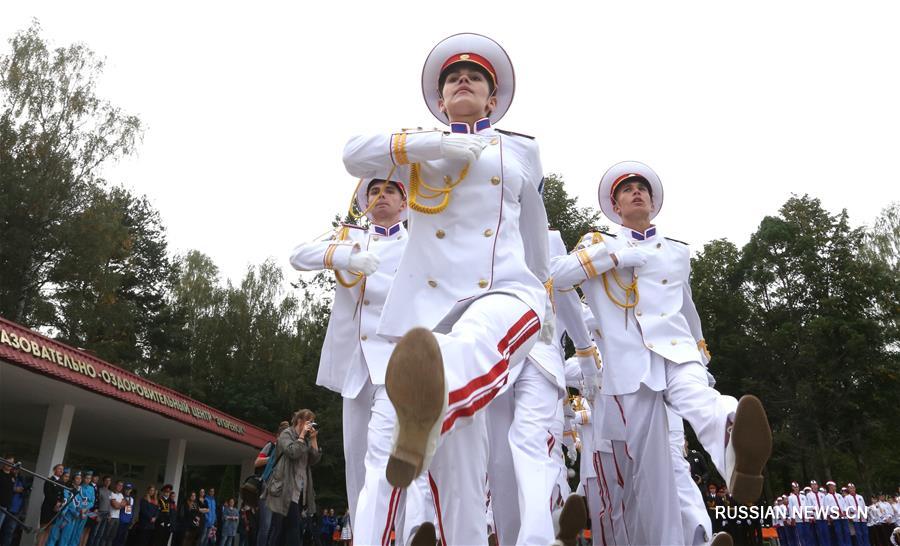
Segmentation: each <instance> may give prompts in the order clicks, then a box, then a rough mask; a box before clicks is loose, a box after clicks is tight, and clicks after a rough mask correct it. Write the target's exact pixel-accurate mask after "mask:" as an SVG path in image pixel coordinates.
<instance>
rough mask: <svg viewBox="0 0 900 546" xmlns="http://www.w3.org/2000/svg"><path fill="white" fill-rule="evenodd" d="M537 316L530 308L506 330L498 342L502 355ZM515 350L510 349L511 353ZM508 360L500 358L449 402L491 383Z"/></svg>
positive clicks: (459, 399)
mask: <svg viewBox="0 0 900 546" xmlns="http://www.w3.org/2000/svg"><path fill="white" fill-rule="evenodd" d="M536 318H537V314H536V313H535V312H534V311H532V310H530V309H529V310H528V312H527V313H525V314H524V315H522V317H521V318H520V319H519V320H518V321H516V323H515V324H513V326H512V327H511V328H510V329H509V330H508V331H507V332H506V336H504V337H503V339H501V340H500V342H499V343H498V344H497V350H498V352H499V353H500V355H501V356H502V355H505V354H506V349H507V347H508V346H509V343H510V341H512V339H513V338H515V337H516V335H518V334H519V333H520V332H521V331H522V330H523V329H524V328H525V326H526V325H527V324H528V322H530V321H531V320H533V319H536ZM513 352H515V351H510V353H513ZM508 361H509V359H508V358H502V359H500V362H498V363H497V364H495V365H494V367H493V368H491V369H490V371H489V372H488V373H486V374H484V375H481V376H479V377H476V378H475V379H473V380H471V381H469V382H468V383H467V384H466V385H465V386H464V387H461V388H459V389H456V390H455V391H453V392H451V393H450V397H449V402H448V404H449V405H453V404H455V403H457V402H460V401H462V400H465V399H466V398H468V397H469V396H470V395H471V394H472V393H473V392H475V391H476V390H478V389H479V388H482V387H484V386H486V385H489V384H490V383H491V381H493V380H494V379H496V378H497V377H499V376H500V374H501V373H503V369H504V368H505V364H506V363H508Z"/></svg>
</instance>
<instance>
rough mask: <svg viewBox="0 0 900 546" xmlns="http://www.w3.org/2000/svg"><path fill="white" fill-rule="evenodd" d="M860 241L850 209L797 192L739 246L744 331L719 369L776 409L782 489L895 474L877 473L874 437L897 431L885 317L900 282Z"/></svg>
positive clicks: (875, 480) (893, 360)
mask: <svg viewBox="0 0 900 546" xmlns="http://www.w3.org/2000/svg"><path fill="white" fill-rule="evenodd" d="M863 237H864V233H863V231H862V230H861V229H853V228H851V227H850V225H849V221H848V217H847V213H846V211H843V212H841V213H838V214H831V213H829V212H827V211H826V210H824V209H823V208H822V206H821V203H820V201H819V200H818V199H814V198H810V197H808V196H803V197H792V198H791V199H789V200H788V201H787V202H786V203H785V205H784V206H783V207H782V208H781V210H780V215H779V216H777V217H766V218H764V219H763V221H762V223H761V224H760V227H759V229H758V230H757V232H756V233H754V234H753V236H752V237H751V238H750V242H749V243H748V244H747V245H746V246H745V247H744V249H743V250H742V252H741V257H740V263H739V265H738V269H737V271H740V276H741V278H742V282H741V284H740V289H739V291H738V292H739V293H740V294H742V296H743V297H744V298H746V309H747V311H748V312H747V313H746V314H744V312H743V310H742V307H743V306H742V305H740V304H739V303H738V302H736V301H735V303H734V305H738V309H739V312H738V313H736V316H735V317H734V318H735V320H736V322H737V324H738V325H740V327H742V328H744V330H745V332H746V334H747V337H746V338H745V341H746V343H745V345H744V347H743V348H742V352H743V353H744V356H743V357H741V356H737V357H736V358H737V359H738V360H739V359H744V361H743V362H742V364H741V366H740V367H739V368H738V369H731V370H728V371H726V370H723V371H726V373H724V374H721V375H720V377H721V376H724V377H723V378H722V379H723V380H724V381H726V382H728V383H729V384H734V385H740V386H742V387H747V388H748V390H751V389H752V390H754V392H756V393H758V394H759V395H760V396H761V398H762V399H763V400H764V402H765V403H766V405H767V407H768V408H769V412H770V416H771V420H772V424H773V428H774V429H775V439H776V446H775V452H776V455H775V456H774V457H773V460H772V461H771V463H770V470H772V471H773V474H774V477H775V479H776V481H775V483H773V484H772V485H773V487H775V488H777V489H780V488H781V487H783V486H784V484H785V483H787V481H788V480H789V479H790V478H791V477H794V478H796V477H800V476H802V477H803V478H811V477H815V476H820V477H825V478H834V479H840V478H841V477H843V476H848V475H849V476H857V477H858V478H859V481H861V482H863V483H865V484H867V485H868V486H869V487H870V488H871V487H872V486H875V485H878V484H880V483H884V482H882V481H881V480H882V479H886V478H890V477H891V476H896V475H897V471H898V469H897V468H896V463H893V466H891V465H888V467H880V468H879V469H878V470H877V472H876V471H875V468H873V467H872V466H871V464H872V462H874V461H876V460H881V459H880V458H879V457H877V455H876V454H877V453H878V450H879V448H878V446H876V445H873V443H872V442H870V441H867V439H868V438H873V437H881V438H885V435H886V436H887V437H890V438H893V439H894V440H895V439H896V432H893V433H892V432H889V430H894V429H896V427H893V426H892V425H893V423H891V420H892V419H891V418H885V417H886V416H888V415H891V413H892V409H891V408H896V405H897V403H898V398H897V395H896V394H895V393H896V387H897V380H898V377H897V373H896V372H897V364H898V360H897V355H896V352H893V351H892V350H891V347H892V346H895V344H896V342H897V339H896V337H893V338H892V337H891V336H890V332H889V331H888V330H886V329H885V328H884V327H883V325H884V324H885V322H886V320H887V318H888V317H886V316H885V313H886V310H889V309H895V308H896V307H895V305H896V303H895V302H894V303H892V302H891V301H890V298H891V295H892V294H894V293H896V283H897V282H898V280H897V278H896V277H892V276H891V275H889V274H887V271H886V270H885V268H879V267H873V265H872V264H871V262H870V261H868V260H866V259H864V258H863V257H862V256H861V245H860V242H861V241H862V240H863ZM729 261H730V262H733V259H731V260H729ZM731 286H732V287H734V286H735V285H734V283H733V282H732V283H731ZM707 288H708V287H707ZM715 297H718V298H726V300H725V301H726V302H727V301H729V299H732V300H733V298H728V296H727V294H719V295H718V296H715ZM726 305H730V304H726ZM742 316H745V317H746V320H742V319H741V317H742ZM722 318H723V319H728V314H727V312H725V313H723V316H722ZM719 322H721V319H720V320H719ZM732 339H737V338H732ZM717 342H718V340H717ZM723 345H726V346H727V342H723ZM739 350H740V349H739ZM735 372H737V374H738V375H732V374H735ZM717 375H719V374H717ZM887 427H890V428H887ZM879 435H880V436H879ZM886 443H888V444H890V443H891V442H890V441H888V442H886ZM870 490H871V489H870Z"/></svg>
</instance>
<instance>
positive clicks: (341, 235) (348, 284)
mask: <svg viewBox="0 0 900 546" xmlns="http://www.w3.org/2000/svg"><path fill="white" fill-rule="evenodd" d="M349 233H350V228H348V227H347V226H344V227H342V228H341V229H340V231H338V237H337V240H338V241H346V240H347V234H349ZM336 248H337V245H332V246H331V247H329V248H328V252H326V253H325V258H326V260H328V263H329V264H330V262H331V256H333V255H334V250H335V249H336ZM329 253H330V254H329ZM330 267H331V266H330ZM350 274H351V275H353V280H352V281H348V280H346V279H344V276H343V275H342V274H341V272H340V271H338V270H337V269H335V270H334V278H335V279H336V280H337V282H338V284H340V285H341V286H343V287H344V288H353V287H354V286H356V285H357V284H359V283H360V281H362V280H363V278H365V275H363V274H362V273H357V272H355V271H351V272H350Z"/></svg>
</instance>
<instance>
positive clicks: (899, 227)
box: [864, 201, 900, 272]
mask: <svg viewBox="0 0 900 546" xmlns="http://www.w3.org/2000/svg"><path fill="white" fill-rule="evenodd" d="M865 243H866V246H865V247H864V250H865V254H866V256H867V257H869V258H870V259H873V260H881V261H882V262H884V263H885V264H886V265H887V266H888V267H889V268H891V269H893V270H894V271H895V272H896V271H897V270H898V268H900V201H895V202H893V203H891V204H890V205H888V206H887V207H885V208H884V210H882V211H881V214H879V215H878V218H876V219H875V222H874V223H873V224H872V227H871V228H870V229H869V230H868V231H867V232H866V238H865Z"/></svg>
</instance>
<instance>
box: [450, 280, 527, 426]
mask: <svg viewBox="0 0 900 546" xmlns="http://www.w3.org/2000/svg"><path fill="white" fill-rule="evenodd" d="M540 329H541V323H540V320H539V319H538V316H537V314H536V313H535V312H534V311H533V310H531V308H529V307H528V306H527V305H525V303H523V302H522V300H520V299H518V298H515V297H513V296H510V295H507V294H488V295H487V296H484V297H481V298H479V299H477V300H475V301H474V302H473V303H472V304H471V305H469V306H468V307H467V308H466V309H465V311H463V313H462V315H461V316H460V317H459V318H458V319H456V320H455V321H452V322H449V323H441V324H439V325H438V326H437V327H436V328H435V330H434V333H435V336H436V337H437V341H438V344H439V345H440V347H441V356H442V357H443V360H444V377H445V380H446V382H447V387H448V390H449V400H448V404H447V413H446V415H445V416H444V423H443V427H442V429H441V433H442V434H446V433H447V432H448V431H450V430H452V429H453V428H454V427H456V426H458V425H460V424H463V423H465V422H466V421H467V420H469V419H470V418H471V417H472V416H473V415H475V414H476V413H477V412H478V411H480V410H482V409H483V408H484V407H485V406H487V405H488V404H489V403H490V402H491V400H493V399H494V397H496V396H497V393H498V392H499V391H500V389H501V388H502V387H503V385H505V384H506V381H507V378H508V375H509V369H510V368H512V367H514V366H516V365H518V364H520V363H522V361H523V360H524V359H525V357H526V356H527V355H528V351H530V350H531V347H532V346H533V345H534V343H535V341H536V340H537V338H538V332H540Z"/></svg>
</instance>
